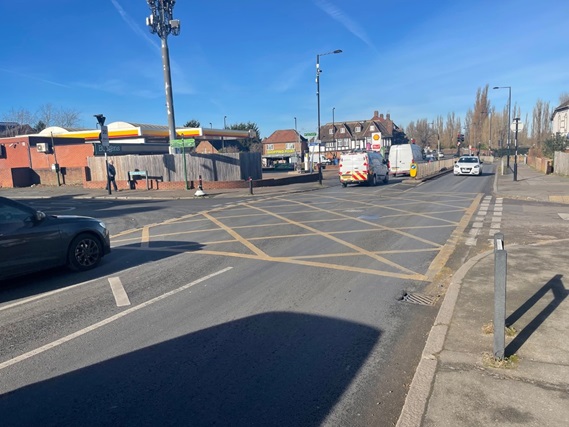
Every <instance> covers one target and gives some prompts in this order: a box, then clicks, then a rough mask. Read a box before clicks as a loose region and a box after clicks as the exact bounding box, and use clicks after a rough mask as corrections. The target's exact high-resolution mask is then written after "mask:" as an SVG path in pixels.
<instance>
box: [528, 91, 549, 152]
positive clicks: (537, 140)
mask: <svg viewBox="0 0 569 427" xmlns="http://www.w3.org/2000/svg"><path fill="white" fill-rule="evenodd" d="M549 115H550V107H549V102H544V101H542V100H541V99H538V100H537V102H536V103H535V106H534V107H533V117H532V126H531V139H532V143H533V144H535V145H536V146H538V147H541V144H542V142H543V141H544V140H545V138H547V137H549V134H550V133H551V122H550V121H549Z"/></svg>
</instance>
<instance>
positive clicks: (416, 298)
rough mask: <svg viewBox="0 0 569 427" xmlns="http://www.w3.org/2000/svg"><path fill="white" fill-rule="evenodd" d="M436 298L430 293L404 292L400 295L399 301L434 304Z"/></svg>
mask: <svg viewBox="0 0 569 427" xmlns="http://www.w3.org/2000/svg"><path fill="white" fill-rule="evenodd" d="M437 299H438V297H432V296H430V295H421V294H412V293H405V294H403V296H402V297H401V301H404V302H408V303H411V304H419V305H435V303H436V302H437Z"/></svg>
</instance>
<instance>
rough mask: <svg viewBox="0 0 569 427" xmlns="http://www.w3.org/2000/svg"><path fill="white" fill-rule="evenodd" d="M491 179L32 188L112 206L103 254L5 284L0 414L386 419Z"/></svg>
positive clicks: (188, 421) (62, 420) (29, 417)
mask: <svg viewBox="0 0 569 427" xmlns="http://www.w3.org/2000/svg"><path fill="white" fill-rule="evenodd" d="M487 168H488V167H487ZM493 178H494V176H493V175H492V174H490V173H487V174H485V176H482V177H454V176H452V175H446V176H443V177H440V178H438V179H436V180H432V181H428V182H425V183H423V184H421V185H418V186H409V185H407V184H403V183H401V182H397V180H393V181H392V182H391V183H390V184H389V185H385V186H378V187H349V188H346V189H343V188H341V187H333V188H329V189H323V190H320V191H316V192H310V193H297V194H283V195H282V196H279V197H267V198H258V199H257V198H256V199H247V200H242V201H240V200H232V201H230V202H228V203H219V200H215V199H212V200H208V199H204V200H199V201H196V200H192V201H184V200H178V201H151V200H148V201H130V202H129V201H119V200H113V201H106V200H85V201H81V202H78V201H74V200H56V199H53V200H49V201H48V200H36V201H34V205H35V206H37V207H41V208H42V209H44V210H46V211H47V212H49V213H74V214H89V215H93V216H96V217H99V218H101V219H103V220H105V221H106V222H107V223H109V226H110V228H111V231H112V233H113V237H112V242H113V252H112V254H111V256H110V257H109V258H107V259H105V260H104V262H103V264H102V265H101V266H100V267H99V268H97V269H96V270H93V271H90V272H86V273H79V274H71V273H69V272H67V271H66V270H64V269H57V270H52V271H49V272H46V273H41V274H36V275H32V276H27V277H25V278H22V279H18V280H14V281H10V283H5V284H2V286H1V288H0V301H1V303H0V322H1V324H2V326H3V327H2V329H1V330H0V340H1V342H2V346H1V348H0V375H1V376H2V382H1V383H0V394H1V396H2V397H1V398H0V413H2V414H3V424H4V423H5V425H37V424H38V423H39V424H41V425H157V424H160V425H197V426H201V425H204V426H205V425H263V426H267V425H279V426H283V425H284V426H298V425H303V426H309V425H333V426H337V425H350V426H369V425H394V424H395V422H396V420H397V417H398V415H399V412H400V409H401V406H402V405H403V401H404V398H405V394H406V391H407V388H408V385H409V383H410V381H411V379H412V376H413V373H414V369H415V367H416V365H417V363H418V360H419V357H420V354H421V351H422V349H423V346H424V342H425V339H426V334H427V333H428V331H429V329H430V327H431V325H432V322H433V320H434V317H435V315H436V312H437V296H438V295H439V293H440V289H438V286H439V281H441V280H442V278H441V277H440V276H441V274H443V275H444V274H446V273H448V272H446V271H445V269H444V268H443V266H444V265H445V264H446V263H447V260H449V259H451V258H452V256H453V253H454V250H455V245H456V241H457V237H456V236H457V235H463V234H466V233H469V231H468V230H469V228H470V227H471V226H472V224H473V222H474V221H475V217H474V215H475V213H476V212H478V208H479V205H480V204H481V203H484V197H485V195H486V194H488V193H489V192H490V190H491V186H492V180H493ZM483 224H484V222H483ZM480 228H481V230H482V229H483V230H484V231H485V232H486V233H489V230H490V225H489V226H488V227H487V228H488V230H486V227H484V225H483V226H482V227H480ZM482 234H483V233H482V231H480V232H479V233H478V234H477V235H476V236H473V239H474V240H473V241H471V243H472V242H474V244H473V245H470V247H471V248H476V247H477V245H481V244H482V245H485V244H487V242H486V241H484V239H483V238H482V237H481V236H482ZM485 240H488V239H485ZM467 250H469V249H468V247H467ZM454 262H457V261H454ZM451 263H452V259H451ZM403 295H407V296H408V297H411V300H413V301H422V302H423V303H421V304H412V303H409V302H404V301H402V300H401V297H402V296H403ZM425 301H426V302H425Z"/></svg>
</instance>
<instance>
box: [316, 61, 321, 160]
mask: <svg viewBox="0 0 569 427" xmlns="http://www.w3.org/2000/svg"><path fill="white" fill-rule="evenodd" d="M316 100H317V102H318V131H317V136H316V138H317V141H318V164H320V55H316Z"/></svg>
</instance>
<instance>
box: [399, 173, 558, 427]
mask: <svg viewBox="0 0 569 427" xmlns="http://www.w3.org/2000/svg"><path fill="white" fill-rule="evenodd" d="M495 178H496V179H495V185H494V196H495V197H496V198H506V199H508V198H510V199H516V200H527V201H539V202H541V203H543V204H550V203H563V202H565V203H569V179H568V178H566V177H560V176H556V175H547V176H545V175H542V174H540V173H538V172H536V171H534V170H533V169H531V168H530V167H528V166H527V165H524V164H521V165H518V177H517V178H518V179H517V181H513V175H512V173H509V174H507V175H501V174H499V173H497V174H496V176H495ZM565 209H566V208H565ZM528 212H531V210H530V209H528ZM535 215H536V217H535V218H531V220H532V221H534V223H535V224H539V223H540V217H539V214H538V213H536V214H535ZM560 221H563V219H561V218H560ZM530 223H531V221H530ZM530 228H531V226H530ZM560 230H565V231H566V230H567V229H566V227H563V228H560ZM496 231H498V230H496ZM528 232H530V233H531V230H528ZM505 243H506V245H505V246H506V247H505V249H506V251H507V258H508V261H507V269H508V270H507V296H506V326H508V327H510V328H512V329H511V330H510V331H511V332H512V336H507V337H506V347H505V356H506V360H507V361H508V362H510V363H509V364H508V365H506V366H503V365H504V364H500V363H497V362H499V361H496V359H495V358H493V332H492V326H493V325H492V321H493V318H494V251H493V250H489V251H486V252H484V253H481V254H479V255H476V256H475V257H473V258H471V259H470V260H468V261H467V262H465V263H464V265H463V266H462V267H461V268H460V269H459V270H458V271H457V273H456V274H455V275H454V276H453V278H452V281H451V284H450V285H449V287H448V290H447V292H446V295H445V297H444V301H443V303H442V305H441V308H440V311H439V314H438V316H437V319H436V321H435V324H434V326H433V328H432V329H431V333H430V334H429V337H428V339H427V343H426V346H425V349H424V351H423V356H422V359H421V362H420V364H419V366H418V368H417V371H416V373H415V376H414V379H413V382H412V384H411V388H410V391H409V393H408V395H407V400H406V402H405V406H404V408H403V411H402V413H401V416H400V418H399V422H398V424H397V425H398V426H401V427H403V426H404V427H411V426H423V427H431V426H437V427H440V426H449V427H450V426H517V425H524V426H548V427H554V426H560V427H561V426H568V425H569V339H567V327H568V326H569V298H567V297H568V296H569V287H568V286H567V285H566V283H567V277H569V262H568V258H567V245H568V244H569V234H566V233H563V232H561V231H560V233H559V236H558V239H557V240H547V241H543V242H536V243H534V244H531V245H513V246H508V243H507V236H506V237H505ZM508 335H509V334H508Z"/></svg>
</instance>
